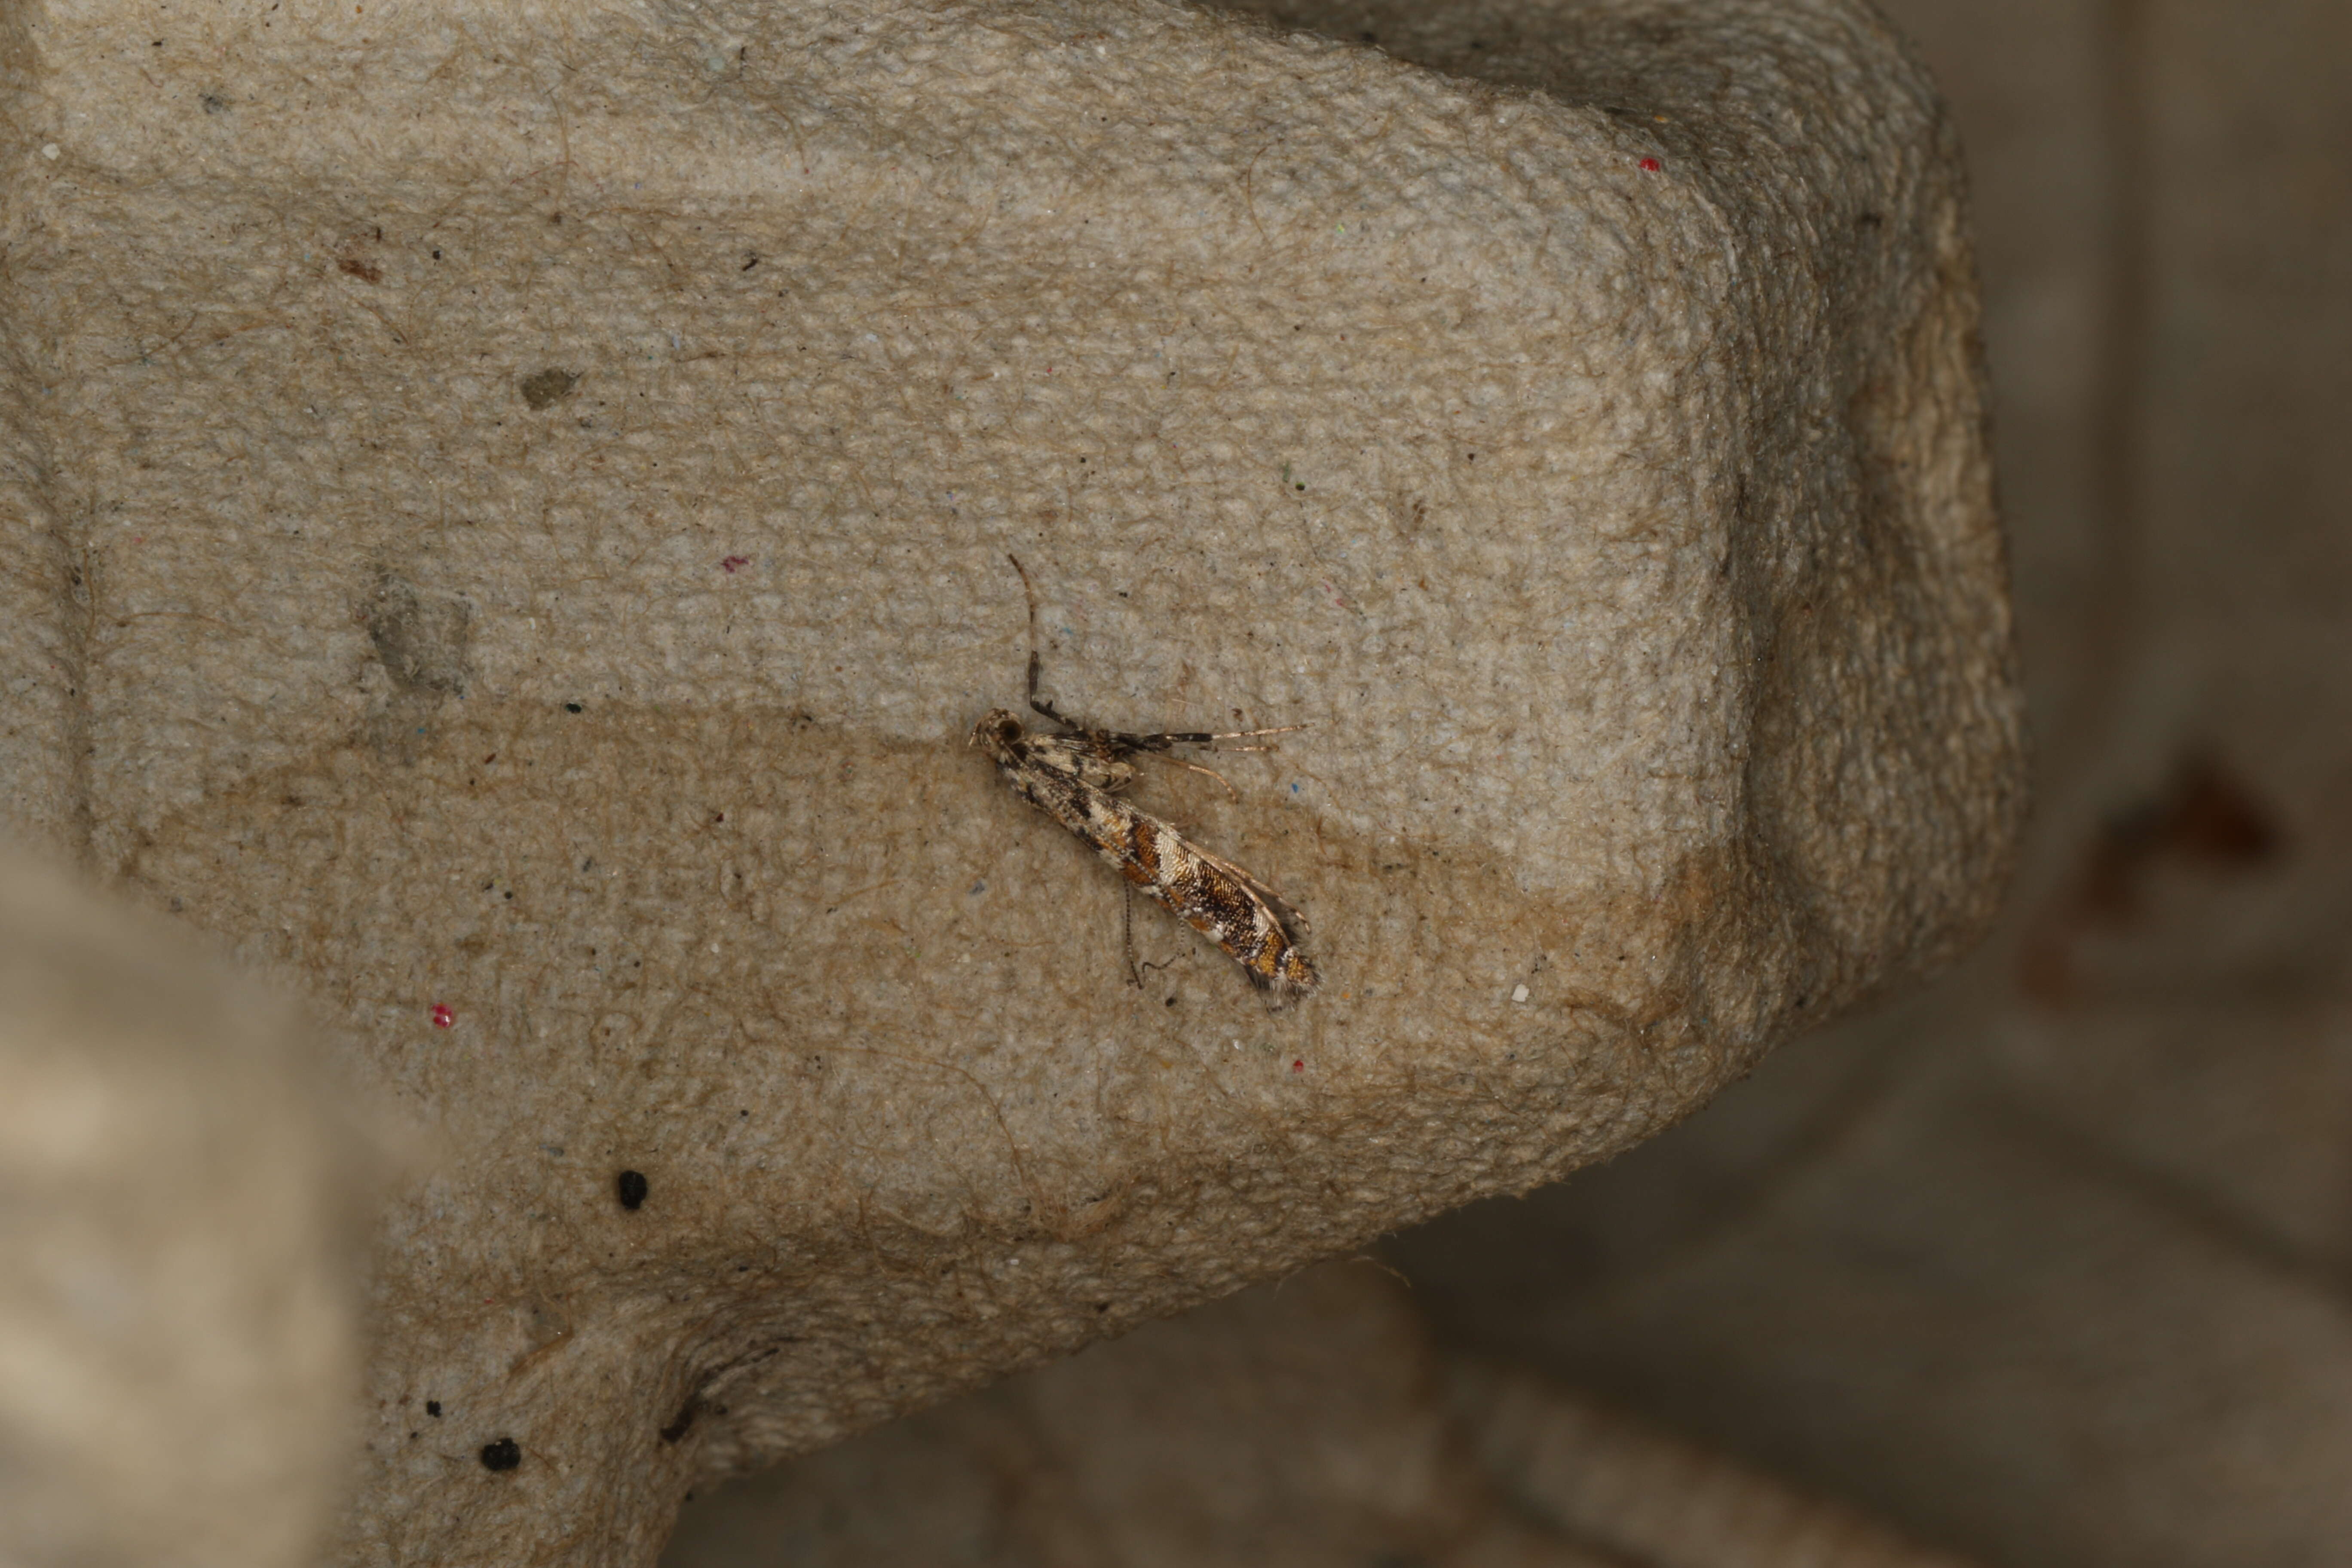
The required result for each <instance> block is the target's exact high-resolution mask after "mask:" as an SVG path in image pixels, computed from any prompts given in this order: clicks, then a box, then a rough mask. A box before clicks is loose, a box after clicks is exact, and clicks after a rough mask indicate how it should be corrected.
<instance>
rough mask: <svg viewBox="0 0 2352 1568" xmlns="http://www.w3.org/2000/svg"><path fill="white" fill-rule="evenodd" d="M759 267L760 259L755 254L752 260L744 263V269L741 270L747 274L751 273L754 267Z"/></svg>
mask: <svg viewBox="0 0 2352 1568" xmlns="http://www.w3.org/2000/svg"><path fill="white" fill-rule="evenodd" d="M759 265H760V258H759V257H758V255H757V254H756V253H755V254H754V255H753V256H752V257H751V259H750V260H748V261H746V262H744V263H743V266H742V268H741V269H742V270H743V271H745V272H749V271H751V268H754V267H757V266H759Z"/></svg>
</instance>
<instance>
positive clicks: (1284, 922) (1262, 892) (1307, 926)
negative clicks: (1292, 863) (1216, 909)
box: [1184, 838, 1315, 945]
mask: <svg viewBox="0 0 2352 1568" xmlns="http://www.w3.org/2000/svg"><path fill="white" fill-rule="evenodd" d="M1184 846H1185V847H1186V848H1188V849H1190V850H1192V853H1193V854H1195V855H1197V856H1199V857H1200V858H1202V859H1203V860H1205V861H1207V862H1208V863H1209V864H1211V865H1212V866H1214V867H1216V868H1217V869H1219V870H1220V871H1223V873H1224V874H1225V875H1226V876H1228V877H1231V878H1232V879H1234V881H1236V882H1239V883H1240V884H1241V885H1242V886H1243V887H1244V888H1247V889H1249V890H1250V891H1251V892H1252V893H1255V895H1257V897H1258V898H1259V899H1260V900H1263V901H1264V903H1265V906H1266V908H1267V909H1268V910H1271V911H1272V912H1273V915H1274V923H1275V924H1276V925H1278V926H1280V927H1281V928H1282V934H1283V935H1284V936H1286V937H1288V938H1289V939H1290V941H1291V942H1292V943H1293V944H1294V945H1295V944H1297V941H1298V938H1299V936H1300V935H1301V933H1303V932H1306V931H1313V930H1314V929H1315V927H1314V923H1313V922H1312V921H1309V920H1308V919H1307V917H1306V916H1305V915H1303V914H1301V913H1300V912H1299V911H1298V907H1297V905H1295V904H1293V903H1292V902H1291V901H1290V900H1288V899H1286V898H1284V897H1283V896H1282V895H1281V894H1280V893H1277V892H1276V891H1275V890H1274V889H1272V888H1269V887H1267V886H1266V885H1265V883H1264V882H1261V881H1259V880H1258V879H1256V878H1255V877H1253V876H1251V875H1250V874H1249V873H1248V872H1247V871H1244V870H1243V869H1242V868H1240V867H1239V866H1236V865H1234V863H1233V862H1232V861H1230V860H1228V859H1226V858H1224V857H1223V856H1222V855H1213V854H1211V853H1210V852H1209V851H1208V850H1206V849H1203V848H1202V847H1201V846H1200V845H1199V844H1197V843H1195V842H1194V841H1193V840H1192V839H1190V838H1187V839H1186V840H1184Z"/></svg>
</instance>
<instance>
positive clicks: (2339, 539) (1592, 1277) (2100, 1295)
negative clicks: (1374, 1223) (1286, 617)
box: [668, 0, 2352, 1568]
mask: <svg viewBox="0 0 2352 1568" xmlns="http://www.w3.org/2000/svg"><path fill="white" fill-rule="evenodd" d="M1885 9H1886V11H1887V12H1888V14H1889V15H1890V16H1892V17H1893V19H1894V20H1895V23H1896V25H1897V26H1899V27H1900V28H1901V29H1902V30H1903V31H1904V32H1905V33H1906V34H1907V35H1908V36H1909V37H1910V38H1911V39H1913V40H1914V42H1915V43H1916V47H1917V48H1918V50H1919V52H1920V53H1921V55H1922V56H1923V57H1924V58H1926V60H1927V63H1928V65H1929V67H1930V68H1932V69H1933V71H1934V72H1935V74H1936V76H1937V79H1938V80H1939V81H1940V82H1941V84H1942V86H1943V89H1944V91H1945V93H1946V95H1947V96H1948V100H1949V102H1950V105H1951V108H1952V111H1953V113H1954V115H1955V116H1956V118H1957V120H1958V124H1959V127H1960V131H1961V133H1962V136H1963V139H1964V141H1965V142H1966V145H1967V148H1968V153H1969V161H1970V166H1971V169H1972V173H1973V177H1974V181H1975V192H1976V216H1977V232H1978V238H1979V262H1980V266H1981V270H1982V274H1983V280H1984V288H1985V305H1986V315H1985V336H1986V340H1987V353H1988V355H1989V358H1990V365H1991V372H1992V379H1993V383H1994V386H1995V389H1996V395H1997V403H1996V406H1997V409H1998V419H1999V428H1998V437H1997V445H1998V450H1999V456H2000V478H2001V484H2002V488H2003V492H2004V510H2005V512H2006V515H2007V518H2008V521H2009V526H2010V531H2011V543H2012V550H2013V565H2014V574H2015V585H2016V596H2017V605H2018V614H2019V621H2020V626H2021V641H2022V649H2023V657H2024V663H2025V670H2026V679H2027V685H2028V689H2029V693H2030V697H2031V701H2032V716H2033V726H2034V733H2035V738H2036V748H2037V767H2036V775H2037V776H2036V800H2037V806H2036V814H2037V815H2036V820H2035V823H2034V826H2033V829H2032V837H2031V840H2030V844H2029V848H2028V851H2027V854H2026V857H2025V860H2024V863H2023V866H2022V868H2021V873H2020V875H2019V878H2018V880H2017V883H2016V886H2015V888H2014V889H2013V891H2012V895H2011V903H2010V910H2009V914H2008V917H2007V920H2006V922H2005V924H2004V926H2003V927H2002V929H2001V930H2000V932H1999V933H1998V934H1997V936H1996V937H1995V938H1994V940H1992V941H1991V942H1990V943H1988V944H1987V946H1986V947H1985V948H1984V949H1983V950H1982V951H1981V952H1979V953H1978V954H1977V955H1976V956H1975V957H1974V958H1973V959H1972V960H1971V961H1970V962H1969V963H1967V964H1966V965H1964V966H1963V967H1962V969H1961V970H1960V971H1959V972H1958V973H1954V974H1952V975H1949V976H1948V977H1947V978H1945V979H1944V980H1943V981H1941V982H1939V983H1938V984H1936V985H1934V986H1933V987H1931V988H1929V989H1928V990H1927V991H1925V992H1923V993H1921V994H1915V995H1913V996H1910V997H1907V998H1905V999H1902V1000H1900V1001H1898V1002H1896V1003H1895V1005H1892V1006H1890V1007H1888V1008H1886V1009H1885V1010H1883V1011H1881V1012H1880V1013H1878V1014H1877V1015H1875V1016H1870V1017H1867V1018H1864V1019H1862V1020H1859V1021H1856V1022H1852V1023H1849V1024H1846V1025H1844V1026H1841V1027H1838V1028H1835V1029H1832V1030H1831V1031H1829V1032H1827V1033H1825V1034H1822V1035H1820V1036H1816V1037H1811V1038H1807V1039H1801V1040H1798V1041H1795V1042H1792V1043H1791V1044H1790V1045H1788V1046H1786V1047H1783V1048H1782V1049H1781V1050H1780V1051H1779V1052H1778V1053H1777V1054H1776V1055H1775V1056H1774V1057H1773V1058H1771V1059H1769V1061H1768V1062H1767V1063H1766V1064H1765V1065H1764V1066H1763V1067H1762V1068H1760V1069H1759V1071H1758V1072H1757V1073H1756V1074H1755V1075H1754V1076H1753V1077H1752V1078H1751V1079H1748V1081H1747V1082H1745V1083H1743V1084H1741V1085H1739V1086H1738V1087H1737V1088H1735V1089H1732V1090H1731V1091H1729V1092H1727V1093H1726V1094H1725V1095H1724V1096H1722V1097H1721V1098H1720V1099H1719V1100H1717V1102H1716V1103H1715V1104H1714V1105H1712V1106H1711V1107H1709V1108H1708V1109H1707V1110H1705V1111H1703V1112H1702V1113H1700V1114H1699V1115H1697V1116H1696V1117H1694V1118H1693V1119H1691V1120H1690V1121H1687V1122H1685V1124H1683V1125H1682V1126H1681V1127H1679V1128H1677V1129H1675V1131H1671V1132H1669V1133H1667V1134H1666V1135H1665V1136H1664V1137H1662V1138H1660V1139H1658V1140H1656V1141H1655V1142H1653V1143H1651V1144H1649V1145H1646V1146H1645V1147H1643V1148H1642V1149H1640V1150H1637V1151H1635V1152H1633V1153H1632V1154H1630V1155H1628V1156H1626V1157H1624V1158H1622V1159H1621V1160H1619V1161H1618V1162H1616V1163H1613V1164H1612V1165H1609V1166H1607V1167H1604V1168H1601V1169H1596V1170H1592V1171H1589V1172H1585V1173H1580V1174H1579V1175H1578V1176H1576V1177H1575V1178H1573V1179H1571V1180H1570V1181H1569V1182H1567V1183H1564V1184H1561V1185H1559V1186H1557V1187H1553V1188H1549V1189H1547V1190H1544V1191H1541V1192H1538V1193H1536V1194H1531V1195H1529V1196H1528V1197H1527V1198H1524V1199H1519V1200H1509V1201H1498V1202H1495V1203H1489V1204H1484V1205H1477V1206H1475V1207H1474V1208H1471V1209H1468V1210H1465V1211H1463V1212H1461V1213H1458V1214H1455V1215H1450V1216H1448V1217H1446V1218H1444V1219H1442V1220H1439V1221H1437V1222H1436V1223H1434V1224H1432V1225H1430V1226H1425V1227H1423V1228H1422V1229H1420V1230H1417V1231H1414V1232H1412V1233H1409V1234H1407V1235H1403V1236H1401V1237H1394V1238H1392V1239H1391V1241H1390V1242H1389V1243H1388V1244H1387V1245H1386V1246H1385V1247H1384V1248H1383V1251H1382V1255H1381V1258H1380V1259H1379V1262H1380V1264H1381V1268H1368V1267H1361V1266H1360V1267H1358V1268H1356V1269H1355V1270H1354V1271H1353V1272H1352V1274H1350V1275H1349V1276H1348V1277H1347V1278H1345V1279H1342V1278H1339V1276H1337V1275H1327V1277H1326V1278H1324V1279H1320V1280H1319V1281H1310V1282H1309V1283H1306V1284H1302V1285H1300V1286H1298V1287H1297V1289H1290V1290H1289V1291H1288V1292H1287V1293H1286V1294H1284V1293H1280V1292H1276V1293H1271V1294H1269V1293H1267V1292H1263V1291H1261V1292H1253V1293H1251V1296H1250V1297H1248V1298H1244V1299H1243V1300H1241V1301H1239V1302H1236V1303H1227V1304H1223V1305H1221V1306H1219V1307H1213V1308H1211V1309H1207V1310H1204V1311H1203V1312H1202V1313H1200V1314H1196V1315H1195V1318H1194V1319H1192V1320H1187V1321H1184V1322H1182V1323H1178V1324H1170V1325H1160V1326H1158V1327H1155V1328H1153V1329H1148V1330H1146V1331H1143V1332H1141V1333H1139V1334H1137V1335H1135V1336H1132V1337H1131V1338H1130V1339H1129V1341H1126V1342H1121V1343H1120V1344H1118V1345H1112V1346H1107V1347H1101V1348H1098V1349H1097V1350H1095V1351H1090V1352H1087V1353H1086V1354H1085V1355H1082V1356H1080V1357H1078V1358H1076V1360H1075V1361H1073V1362H1071V1363H1065V1364H1064V1365H1062V1366H1059V1367H1055V1368H1053V1369H1049V1370H1048V1371H1046V1372H1045V1373H1034V1374H1031V1375H1030V1376H1029V1377H1028V1378H1026V1379H1018V1380H1014V1383H1013V1384H1008V1385H1005V1386H1004V1387H1002V1388H1000V1389H998V1390H994V1391H991V1392H990V1393H989V1394H982V1395H981V1396H978V1398H976V1399H975V1400H971V1401H966V1402H965V1403H964V1405H962V1406H959V1407H950V1409H949V1410H947V1411H943V1412H936V1413H932V1414H930V1415H924V1416H919V1417H916V1418H914V1419H913V1420H912V1421H910V1422H901V1423H899V1424H898V1426H894V1427H892V1428H889V1429H886V1430H885V1431H884V1432H881V1433H877V1434H873V1435H870V1436H867V1437H865V1438H861V1439H858V1440H856V1442H853V1443H852V1444H850V1445H846V1446H845V1447H844V1448H842V1449H836V1450H834V1451H832V1452H831V1453H829V1454H826V1455H823V1456H817V1457H815V1458H812V1459H809V1460H804V1461H801V1462H800V1463H799V1464H797V1465H794V1466H790V1467H786V1468H785V1469H783V1470H781V1471H778V1472H775V1473H774V1474H772V1475H771V1476H768V1477H764V1478H760V1479H755V1480H753V1481H751V1482H745V1483H739V1484H738V1485H736V1486H734V1487H730V1488H729V1489H725V1490H723V1491H721V1492H720V1493H719V1494H717V1495H716V1496H714V1497H712V1498H709V1499H705V1500H700V1501H698V1502H697V1503H695V1504H691V1505H689V1508H688V1513H687V1516H686V1519H685V1520H684V1521H683V1523H682V1526H681V1530H680V1532H679V1536H678V1539H677V1542H674V1543H673V1546H672V1549H671V1553H670V1557H669V1559H668V1561H669V1563H671V1564H672V1565H673V1568H702V1565H709V1568H717V1565H719V1564H722V1563H767V1562H778V1563H782V1562H787V1561H789V1562H793V1563H899V1562H905V1563H914V1562H951V1561H972V1562H979V1561H987V1562H1003V1563H1015V1562H1038V1563H1045V1562H1054V1563H1059V1562H1089V1561H1092V1562H1147V1561H1149V1562H1168V1563H1181V1562H1201V1561H1227V1560H1249V1561H1299V1562H1305V1561H1308V1560H1315V1561H1332V1562H1360V1563H1389V1564H1391V1565H1392V1568H1394V1565H1402V1564H1407V1563H1416V1562H1424V1561H1426V1562H1439V1561H1446V1562H1453V1561H1473V1560H1475V1561H1495V1562H1502V1561H1517V1562H1528V1563H1533V1562H1538V1561H1540V1562H1557V1563H1661V1564H1674V1563H1691V1564H1694V1565H1695V1568H1696V1565H1699V1564H1707V1563H1759V1564H1765V1563H1797V1562H1800V1561H1804V1562H1832V1561H1834V1562H1841V1563H1856V1564H1859V1563H1880V1562H1885V1563H1892V1562H1906V1563H1909V1562H1927V1561H1938V1562H1952V1561H1956V1560H1957V1561H1964V1562H1976V1563H1983V1564H1988V1565H2005V1568H2042V1565H2045V1564H2048V1565H2055V1564H2060V1563H2066V1564H2109V1563H2113V1564H2124V1563H2130V1564H2135V1565H2137V1568H2151V1565H2153V1568H2173V1565H2179V1568H2190V1565H2198V1568H2204V1565H2220V1564H2231V1565H2234V1568H2247V1565H2264V1564H2290V1563H2292V1564H2305V1563H2340V1562H2352V722H2347V717H2352V464H2347V461H2346V459H2345V457H2344V456H2343V450H2344V448H2345V447H2346V446H2347V444H2352V443H2347V436H2352V429H2347V426H2352V91H2347V89H2346V87H2345V76H2346V71H2347V62H2352V7H2347V6H2346V5H2342V4H2340V3H2339V4H2324V3H2321V0H2245V3H2241V4H2233V5H2215V4H2211V3H2210V0H1891V3H1888V4H1886V5H1885ZM1383 1269H1385V1270H1388V1271H1391V1272H1383V1271H1382V1270H1383ZM1398 1279H1402V1280H1403V1281H1407V1282H1409V1289H1408V1288H1406V1287H1405V1286H1403V1285H1400V1284H1399V1283H1398V1282H1397V1281H1398ZM1514 1400H1516V1401H1517V1404H1513V1403H1512V1402H1513V1401H1514ZM1515 1412H1516V1414H1514V1413H1515ZM1514 1421H1516V1422H1517V1425H1516V1426H1513V1425H1512V1423H1513V1422H1514ZM1515 1444H1516V1447H1514V1445H1515ZM1547 1455H1549V1458H1546V1456H1547ZM1547 1464H1549V1466H1550V1469H1549V1471H1546V1469H1545V1466H1546V1465H1547ZM1612 1466H1613V1467H1614V1468H1612ZM1604 1475H1605V1476H1607V1477H1613V1478H1614V1479H1613V1480H1611V1482H1610V1485H1612V1486H1613V1487H1615V1490H1614V1491H1613V1492H1611V1493H1610V1494H1609V1495H1608V1496H1606V1497H1601V1496H1599V1495H1598V1494H1597V1493H1596V1490H1595V1489H1596V1487H1598V1486H1599V1482H1598V1481H1596V1480H1595V1479H1594V1478H1596V1477H1601V1476H1604ZM1579 1478H1581V1479H1579ZM1580 1486H1581V1487H1582V1491H1581V1492H1580V1491H1579V1487H1580ZM1603 1489H1604V1490H1605V1488H1603ZM1163 1494H1164V1495H1165V1496H1168V1497H1174V1498H1178V1499H1180V1500H1181V1499H1189V1501H1185V1502H1183V1504H1182V1506H1181V1507H1179V1506H1178V1505H1177V1504H1176V1503H1173V1502H1171V1503H1166V1504H1165V1505H1164V1506H1163V1505H1161V1504H1158V1503H1154V1504H1151V1505H1150V1506H1146V1504H1145V1503H1144V1502H1143V1501H1142V1500H1144V1499H1146V1498H1148V1497H1160V1496H1162V1495H1163ZM1706 1500H1714V1502H1715V1503H1717V1504H1721V1505H1722V1506H1721V1507H1720V1508H1717V1510H1716V1511H1717V1514H1719V1515H1721V1518H1720V1519H1717V1520H1716V1521H1714V1522H1712V1523H1708V1524H1707V1525H1706V1529H1701V1528H1700V1524H1701V1522H1703V1521H1700V1520H1699V1516H1700V1515H1702V1514H1705V1513H1706V1507H1705V1506H1702V1504H1705V1503H1706ZM1155 1508H1157V1509H1158V1510H1159V1511H1157V1512H1155V1511H1154V1509H1155ZM1644 1510H1646V1512H1645V1511H1644ZM1274 1521H1284V1522H1282V1523H1281V1524H1280V1525H1279V1527H1277V1525H1276V1522H1274ZM1645 1521H1646V1522H1645ZM1709 1529H1711V1530H1713V1531H1714V1533H1713V1534H1712V1535H1708V1534H1707V1533H1706V1531H1707V1530H1709ZM1268 1531H1272V1533H1268ZM1678 1531H1679V1533H1677V1532H1678ZM1694 1531H1696V1534H1695V1533H1694ZM1645 1532H1646V1533H1645ZM1701 1537H1704V1539H1701ZM1807 1542H1811V1546H1810V1547H1808V1546H1807V1545H1806V1543H1807ZM1825 1542H1826V1543H1829V1544H1827V1545H1825V1544H1824V1543H1825ZM1807 1552H1810V1555H1807V1554H1806V1553H1807Z"/></svg>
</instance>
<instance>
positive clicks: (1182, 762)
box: [1167, 748, 1255, 800]
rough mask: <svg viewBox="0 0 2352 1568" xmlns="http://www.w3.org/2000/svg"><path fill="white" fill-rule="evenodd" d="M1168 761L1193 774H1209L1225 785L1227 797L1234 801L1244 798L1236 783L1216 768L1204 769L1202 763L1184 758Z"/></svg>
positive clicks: (1171, 758)
mask: <svg viewBox="0 0 2352 1568" xmlns="http://www.w3.org/2000/svg"><path fill="white" fill-rule="evenodd" d="M1253 750H1255V748H1253ZM1167 761H1169V762H1171V763H1175V764H1176V765H1177V766H1178V767H1180V768H1184V769H1187V770H1189V771H1191V772H1192V773H1206V774H1208V775H1209V776H1210V777H1211V778H1213V779H1214V780H1216V781H1217V782H1218V783H1219V784H1223V785H1224V786H1225V794H1226V795H1229V796H1231V797H1232V798H1233V799H1234V800H1239V799H1241V797H1242V792H1241V791H1239V790H1237V789H1235V788H1234V781H1233V780H1231V779H1229V778H1227V777H1226V776H1225V775H1224V774H1223V773H1219V772H1218V771H1217V770H1216V769H1214V768H1204V767H1202V765H1201V764H1200V763H1195V762H1191V761H1188V760H1187V759H1185V758H1183V757H1176V756H1171V757H1169V758H1168V759H1167Z"/></svg>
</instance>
